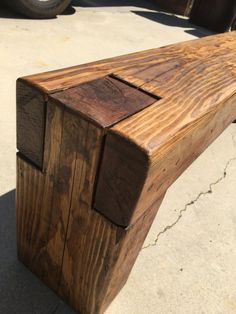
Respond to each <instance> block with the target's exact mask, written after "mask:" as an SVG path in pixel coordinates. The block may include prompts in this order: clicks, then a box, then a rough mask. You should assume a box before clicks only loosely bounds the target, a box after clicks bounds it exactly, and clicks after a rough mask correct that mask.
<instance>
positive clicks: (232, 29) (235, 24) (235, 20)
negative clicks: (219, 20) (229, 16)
mask: <svg viewBox="0 0 236 314" xmlns="http://www.w3.org/2000/svg"><path fill="white" fill-rule="evenodd" d="M231 31H236V17H235V19H234V21H233V23H232V25H231Z"/></svg>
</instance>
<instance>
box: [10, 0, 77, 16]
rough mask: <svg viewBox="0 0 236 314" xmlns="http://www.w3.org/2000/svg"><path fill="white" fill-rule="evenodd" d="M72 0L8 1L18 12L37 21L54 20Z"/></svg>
mask: <svg viewBox="0 0 236 314" xmlns="http://www.w3.org/2000/svg"><path fill="white" fill-rule="evenodd" d="M70 3H71V0H10V1H9V0H8V1H7V0H6V4H7V5H9V6H10V7H11V8H13V9H14V10H16V11H17V12H19V13H21V14H23V15H25V16H28V17H31V18H37V19H44V18H53V17H55V16H56V15H58V14H60V13H62V12H63V11H64V10H65V9H66V8H67V7H68V5H69V4H70Z"/></svg>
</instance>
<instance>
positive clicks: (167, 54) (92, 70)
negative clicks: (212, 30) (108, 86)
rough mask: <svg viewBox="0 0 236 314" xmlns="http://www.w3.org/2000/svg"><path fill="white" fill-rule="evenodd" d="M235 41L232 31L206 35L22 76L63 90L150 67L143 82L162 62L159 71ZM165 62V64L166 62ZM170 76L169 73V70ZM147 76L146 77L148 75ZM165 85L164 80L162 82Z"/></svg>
mask: <svg viewBox="0 0 236 314" xmlns="http://www.w3.org/2000/svg"><path fill="white" fill-rule="evenodd" d="M233 43H235V35H234V34H233V33H227V34H220V35H217V36H208V37H205V38H201V40H198V39H196V40H192V41H189V42H183V43H178V44H174V45H170V46H166V47H162V48H155V49H151V50H146V51H142V52H136V53H132V54H129V55H125V56H120V57H116V58H110V59H106V60H102V61H96V62H93V63H88V64H83V65H79V66H74V67H71V68H65V69H61V70H56V71H51V72H46V73H40V74H36V75H31V76H27V77H24V78H22V80H24V81H27V82H28V83H29V84H32V85H34V86H36V87H37V88H38V89H40V90H43V91H44V92H46V93H54V92H56V91H61V90H65V89H68V88H71V87H74V86H77V85H79V84H81V83H83V82H88V81H91V80H94V79H97V78H101V77H104V76H106V75H109V74H112V73H113V72H115V71H118V70H119V69H124V68H126V70H127V69H129V68H130V69H132V68H133V69H137V70H139V69H141V68H142V67H147V66H150V72H149V73H148V71H147V74H146V82H147V81H148V80H149V79H152V76H153V75H151V74H152V73H153V74H155V72H154V68H153V67H152V66H154V65H155V64H156V65H159V66H160V65H162V67H163V69H162V72H168V71H167V69H168V67H171V68H177V67H178V66H181V64H182V63H183V62H184V63H188V62H189V61H191V60H193V59H194V60H196V59H199V58H201V57H202V58H204V54H205V53H206V50H205V48H204V47H205V46H206V45H207V46H208V53H209V55H211V56H213V55H214V54H220V53H222V52H223V50H224V52H226V51H227V49H228V47H229V49H230V47H232V45H233ZM166 63H168V66H167V64H166ZM169 74H170V75H171V72H170V73H169ZM150 75H151V77H150V78H149V76H150ZM166 84H168V81H167V82H166Z"/></svg>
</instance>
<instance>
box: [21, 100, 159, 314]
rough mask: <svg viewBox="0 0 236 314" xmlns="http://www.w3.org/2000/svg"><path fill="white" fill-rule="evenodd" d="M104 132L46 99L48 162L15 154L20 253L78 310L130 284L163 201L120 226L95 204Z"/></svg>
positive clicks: (90, 313) (95, 308)
mask: <svg viewBox="0 0 236 314" xmlns="http://www.w3.org/2000/svg"><path fill="white" fill-rule="evenodd" d="M101 143H102V141H101V132H100V130H98V129H96V127H95V126H93V125H90V124H89V123H88V122H86V121H83V120H82V119H81V118H80V117H78V116H77V115H73V114H72V113H70V112H64V111H63V109H62V108H59V107H57V106H55V105H54V104H52V103H48V105H47V120H46V136H45V147H44V163H45V165H44V166H43V167H44V168H45V169H38V167H35V166H34V164H33V163H31V162H30V160H29V159H25V158H24V156H22V155H21V154H20V153H19V154H18V157H17V168H18V170H17V171H18V175H17V242H18V256H19V259H20V260H21V261H22V262H23V263H24V264H25V265H26V266H27V267H28V268H29V269H31V271H33V272H34V273H35V274H36V275H37V276H38V277H39V278H40V279H42V280H43V281H44V282H45V283H46V284H47V286H49V287H50V288H52V289H53V290H54V291H55V292H56V293H58V294H59V295H60V296H61V297H62V298H63V299H64V300H65V301H66V302H67V303H68V304H70V305H71V306H72V307H73V308H74V309H75V310H76V311H78V312H79V313H80V314H97V313H103V312H104V311H105V309H106V308H107V306H108V305H109V304H110V302H111V301H112V299H113V298H114V297H115V296H116V295H117V293H118V292H119V290H120V289H121V288H122V287H123V285H124V284H125V282H126V280H127V278H128V276H129V274H130V271H131V269H132V267H133V265H134V262H135V260H136V258H137V256H138V253H139V251H140V250H141V248H142V245H143V242H144V240H145V238H146V235H147V233H148V231H149V228H150V226H151V224H152V222H153V219H154V217H155V215H156V213H157V210H158V208H159V206H160V204H161V201H162V198H163V197H164V195H163V197H161V198H159V199H158V200H157V201H156V202H155V204H153V205H152V206H151V207H150V208H148V209H146V210H145V213H144V214H143V215H142V216H141V217H139V218H138V219H137V221H136V222H135V223H134V224H132V225H130V226H128V227H127V228H125V227H119V226H117V225H116V224H114V223H112V222H111V221H109V220H108V219H107V218H105V217H104V216H103V215H102V214H100V213H98V212H97V211H95V210H94V209H93V208H92V198H93V189H94V185H95V179H96V171H97V166H98V161H99V154H100V147H101Z"/></svg>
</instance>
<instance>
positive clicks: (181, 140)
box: [94, 33, 236, 227]
mask: <svg viewBox="0 0 236 314" xmlns="http://www.w3.org/2000/svg"><path fill="white" fill-rule="evenodd" d="M214 38H219V37H217V36H216V37H214ZM225 38H226V41H227V47H225V48H223V46H224V45H223V43H222V40H220V41H219V46H221V49H219V51H218V52H217V53H215V54H213V55H212V52H211V50H210V49H209V46H203V47H202V48H201V49H200V50H198V51H195V55H196V57H195V55H192V56H191V59H192V60H191V61H190V60H188V62H184V57H183V58H178V59H176V60H175V61H173V60H171V61H167V62H165V63H164V64H153V65H152V66H151V67H150V66H145V67H144V66H142V67H141V68H137V69H135V68H128V69H127V70H126V69H123V70H120V71H117V72H115V75H117V76H118V77H120V78H122V79H123V80H127V81H129V82H131V83H132V84H134V85H137V86H142V89H144V90H147V91H148V92H152V93H153V94H155V95H157V94H158V95H161V97H162V100H160V101H159V102H156V103H155V104H153V105H152V106H151V107H148V108H146V109H145V111H142V112H140V113H137V114H135V115H133V116H132V117H130V118H128V119H126V120H124V121H123V122H120V123H118V124H117V125H116V126H114V127H113V128H111V129H110V130H109V132H108V136H107V140H106V144H105V151H104V156H103V160H102V166H101V170H100V175H99V179H98V186H97V192H96V197H95V203H94V207H95V208H96V210H98V211H99V212H101V213H102V214H103V215H105V216H106V217H107V218H108V219H111V220H112V221H113V222H114V223H116V224H118V225H121V226H124V227H125V226H128V225H129V224H132V223H134V222H135V220H136V219H137V218H138V217H139V216H140V215H142V214H143V210H144V209H145V207H146V206H150V205H151V204H152V203H153V202H154V201H155V199H156V197H157V198H158V193H159V192H160V193H161V194H162V193H163V191H165V190H166V189H167V188H168V186H169V185H170V184H171V183H173V181H174V180H175V179H176V178H177V177H178V176H179V175H180V174H181V172H182V171H183V170H184V169H185V168H186V167H187V166H188V165H189V164H191V162H192V161H193V160H194V159H195V158H196V157H197V156H198V155H199V154H200V153H201V152H202V151H203V150H204V149H205V148H206V147H207V146H208V145H209V144H210V143H211V142H212V140H213V139H214V138H215V137H217V136H218V135H219V133H220V132H222V131H223V130H224V129H225V127H226V126H227V125H228V124H229V123H231V122H232V121H233V120H234V119H235V117H236V113H235V91H236V54H235V50H236V41H235V39H236V36H235V33H232V34H230V36H229V35H227V36H226V37H225ZM229 38H230V39H231V41H229V40H228V39H229ZM233 40H234V41H233ZM216 116H217V119H218V121H217V120H216ZM191 141H193V145H195V146H192V144H191ZM195 141H196V143H197V145H196V144H195ZM190 148H191V149H190ZM172 149H173V151H172ZM175 163H176V165H175ZM157 165H158V166H157ZM154 169H155V170H154ZM131 186H132V189H131V188H130V187H131ZM118 191H119V192H118Z"/></svg>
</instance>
